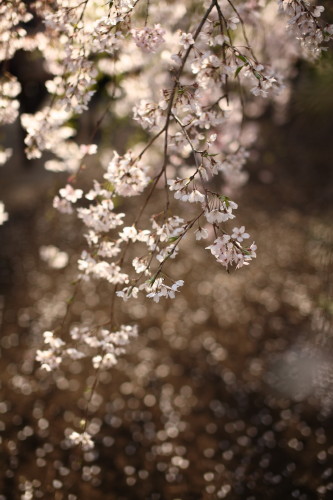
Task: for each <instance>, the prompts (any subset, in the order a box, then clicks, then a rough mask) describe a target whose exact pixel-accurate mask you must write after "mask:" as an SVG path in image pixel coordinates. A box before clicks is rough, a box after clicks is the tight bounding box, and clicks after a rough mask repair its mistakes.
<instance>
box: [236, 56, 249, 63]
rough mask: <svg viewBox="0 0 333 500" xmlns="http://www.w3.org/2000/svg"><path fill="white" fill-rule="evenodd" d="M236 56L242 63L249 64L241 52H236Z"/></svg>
mask: <svg viewBox="0 0 333 500" xmlns="http://www.w3.org/2000/svg"><path fill="white" fill-rule="evenodd" d="M237 57H238V59H240V60H241V61H243V62H244V63H246V64H249V63H248V60H247V59H246V57H244V56H243V55H242V54H238V55H237Z"/></svg>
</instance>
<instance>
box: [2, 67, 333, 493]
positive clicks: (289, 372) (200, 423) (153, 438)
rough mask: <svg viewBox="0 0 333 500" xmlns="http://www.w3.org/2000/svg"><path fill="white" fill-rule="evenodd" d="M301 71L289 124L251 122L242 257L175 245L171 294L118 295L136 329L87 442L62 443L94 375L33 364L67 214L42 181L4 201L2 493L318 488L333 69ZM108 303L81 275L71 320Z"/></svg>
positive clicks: (59, 282) (331, 239)
mask: <svg viewBox="0 0 333 500" xmlns="http://www.w3.org/2000/svg"><path fill="white" fill-rule="evenodd" d="M307 71H308V72H307ZM307 71H305V72H303V75H304V76H303V77H302V78H303V80H302V79H300V80H299V81H298V82H296V83H295V87H296V88H295V96H297V97H294V99H293V101H292V104H291V109H290V111H289V113H290V119H289V120H288V122H287V123H286V124H284V125H283V126H279V127H277V126H273V125H271V124H270V125H269V123H271V120H270V118H271V117H270V116H268V115H269V113H268V114H267V116H266V117H264V118H263V119H262V128H261V130H262V132H261V135H260V141H259V144H258V157H257V158H255V159H254V161H253V162H252V164H251V165H250V172H251V179H250V182H249V184H248V185H247V186H246V187H245V188H244V190H243V193H242V194H241V196H240V195H239V196H238V199H237V201H238V202H239V203H240V205H241V209H240V213H239V214H238V215H239V220H241V221H242V222H243V223H245V225H246V227H247V228H248V229H249V231H250V233H251V235H252V236H253V237H254V238H255V240H256V242H257V244H258V258H257V260H256V262H254V263H253V264H251V266H249V268H247V269H242V270H240V271H237V272H235V273H231V274H230V275H228V274H226V273H225V272H223V271H222V270H221V269H219V268H218V267H217V264H216V263H215V261H214V259H213V258H212V257H211V256H210V255H209V254H208V253H207V252H206V251H205V250H204V249H203V248H200V247H199V245H196V246H195V247H194V246H193V242H189V243H188V248H187V251H186V249H185V250H184V253H183V255H187V258H186V259H181V258H180V259H179V261H178V263H176V264H175V268H174V273H175V275H178V274H177V271H179V276H180V275H184V276H185V278H184V279H185V282H186V285H185V286H184V291H183V292H182V294H179V296H178V297H177V300H175V301H173V302H171V303H164V302H163V303H159V304H156V305H154V306H151V304H149V305H148V304H147V303H138V304H136V303H130V302H129V303H128V304H129V308H130V309H129V317H130V320H131V321H138V322H139V323H140V332H141V333H140V337H139V339H138V340H137V341H136V342H134V343H133V344H132V346H131V348H130V349H129V351H128V354H127V355H126V356H124V357H123V358H122V359H121V361H120V362H119V363H118V365H117V366H116V367H115V368H114V369H112V370H111V371H110V373H108V374H105V375H103V376H102V377H101V380H100V384H99V385H98V387H97V391H96V393H95V395H94V397H93V399H92V405H91V420H90V430H91V431H92V432H93V433H95V432H96V450H95V451H92V452H86V453H82V452H81V451H80V450H79V449H68V448H67V447H66V443H65V442H64V430H65V429H66V428H67V427H72V428H77V425H78V422H79V420H80V419H81V418H83V417H84V416H85V405H86V403H85V398H84V394H85V392H86V391H87V386H91V385H92V384H93V382H94V378H93V376H92V374H91V373H90V375H89V374H87V371H86V367H85V366H84V364H80V363H79V362H74V363H71V365H70V366H67V367H65V368H64V371H63V372H62V371H60V373H58V374H55V375H51V376H50V375H45V373H42V372H40V371H39V370H38V367H37V365H36V363H35V362H34V353H35V349H36V348H38V347H39V346H40V344H41V338H40V331H42V329H43V328H49V327H50V325H52V324H54V322H55V321H57V319H58V318H61V317H62V315H63V313H64V309H65V307H66V301H67V299H68V298H69V297H70V296H71V295H72V285H71V284H70V283H71V282H72V281H73V275H72V274H71V272H72V271H70V270H69V267H66V268H65V269H63V270H62V271H56V270H50V269H49V268H48V267H47V266H46V264H45V263H43V262H41V260H40V258H39V254H38V249H39V247H40V246H41V245H43V244H54V245H57V246H59V247H60V248H62V249H65V250H67V249H68V248H72V251H73V257H72V258H73V259H74V258H75V256H74V253H75V250H76V249H78V248H79V247H80V245H81V242H80V241H78V231H77V228H76V225H77V223H75V222H73V221H70V220H67V219H66V218H64V220H63V221H62V222H61V224H59V218H58V216H55V215H54V213H53V210H52V209H50V208H49V202H48V193H47V190H48V189H50V191H52V189H53V188H52V185H51V183H50V181H47V183H46V188H44V189H43V190H44V191H45V194H44V196H43V195H42V194H41V192H40V188H38V189H37V191H38V192H39V194H38V196H37V194H36V199H34V198H33V197H31V196H30V198H29V200H30V201H29V203H28V205H27V206H28V208H26V207H27V206H25V205H24V204H21V205H20V204H18V205H17V207H18V208H17V209H16V210H15V209H14V210H13V211H12V213H11V218H10V220H9V221H8V222H7V223H6V224H5V225H4V226H3V227H2V228H1V242H2V243H1V267H0V276H1V292H2V293H3V299H2V302H1V307H2V309H3V315H2V333H1V340H0V343H1V359H0V371H1V375H0V377H1V394H2V398H1V399H2V401H1V402H0V431H1V436H2V437H1V439H2V442H1V446H2V451H1V457H2V458H1V460H2V464H3V465H2V466H1V468H0V499H1V500H16V499H21V498H22V499H24V500H28V499H30V498H49V499H53V498H55V499H56V500H60V499H68V500H74V499H76V498H77V499H79V500H86V499H89V500H90V499H96V500H104V499H105V500H106V499H108V500H130V499H138V500H139V499H145V500H164V499H165V500H177V499H178V500H180V499H181V500H196V499H198V500H199V499H204V500H206V499H207V500H208V499H216V498H227V499H230V500H232V499H242V500H243V499H244V500H245V499H246V500H261V499H263V500H270V499H276V500H280V499H284V498H286V499H289V498H290V499H293V498H297V499H301V500H306V499H309V500H310V499H328V500H329V499H330V498H333V468H332V463H333V427H332V425H331V422H332V412H333V368H332V359H333V349H332V347H333V346H332V329H331V326H332V311H333V309H332V280H331V273H332V262H333V252H332V250H333V229H332V219H333V205H332V186H333V184H332V170H331V165H330V162H331V158H332V153H333V143H332V131H333V130H332V120H331V113H332V111H333V101H332V93H331V88H332V87H331V86H329V89H330V90H329V92H327V85H329V83H328V82H330V83H332V81H333V79H332V70H331V72H328V75H327V74H326V73H325V75H324V77H323V76H322V75H319V76H318V75H313V74H312V72H311V71H312V70H311V69H308V70H307ZM325 78H326V79H328V80H325ZM330 78H331V80H330ZM323 82H324V83H323ZM309 96H310V97H309ZM309 99H310V103H309V102H307V101H309ZM24 175H25V176H26V177H27V176H28V175H29V174H27V173H25V174H24ZM33 175H34V176H35V178H36V183H37V182H38V181H37V178H38V175H37V174H36V171H34V173H33ZM36 176H37V177H36ZM18 182H19V181H18ZM30 186H31V184H30ZM14 191H15V189H14ZM37 191H36V192H37ZM15 192H16V191H15ZM0 198H1V197H0ZM18 198H20V197H18ZM21 199H22V198H21ZM188 255H191V258H190V259H189V258H188ZM108 299H109V297H108V291H107V289H106V288H105V287H104V286H103V285H101V284H97V283H96V284H92V285H90V287H89V289H87V291H86V293H85V295H83V294H82V292H80V291H79V293H78V295H77V301H76V303H75V306H74V307H73V318H74V319H75V318H79V317H82V316H84V314H88V313H87V312H86V309H87V304H88V305H89V307H91V308H93V309H95V310H96V311H98V313H99V315H100V318H101V320H102V319H103V317H105V315H106V314H107V312H106V309H105V304H107V303H108ZM148 307H149V315H148V314H147V311H148V309H147V308H148ZM147 316H149V317H147ZM87 377H89V378H88V380H87ZM24 491H25V493H24ZM29 492H30V493H29ZM40 492H43V493H44V496H42V494H41V493H40ZM29 495H30V496H29Z"/></svg>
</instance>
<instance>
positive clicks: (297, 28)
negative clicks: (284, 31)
mask: <svg viewBox="0 0 333 500" xmlns="http://www.w3.org/2000/svg"><path fill="white" fill-rule="evenodd" d="M279 6H280V9H281V11H282V12H285V13H286V14H287V15H288V16H289V17H290V19H289V22H288V26H289V29H290V30H292V31H294V33H295V35H296V36H297V37H298V38H299V39H300V40H301V41H302V44H303V47H304V49H305V51H306V52H307V53H308V54H309V55H310V56H312V57H313V58H318V57H319V56H320V54H321V53H322V51H323V50H327V43H328V42H329V41H330V40H332V39H333V24H325V25H323V24H322V23H320V19H319V18H320V17H321V15H322V13H323V12H324V10H325V7H323V6H322V5H313V4H312V3H310V2H309V1H308V0H279ZM324 44H326V45H324Z"/></svg>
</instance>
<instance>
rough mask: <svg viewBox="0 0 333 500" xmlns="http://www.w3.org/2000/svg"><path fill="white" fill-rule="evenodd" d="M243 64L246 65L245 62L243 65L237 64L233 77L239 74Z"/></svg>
mask: <svg viewBox="0 0 333 500" xmlns="http://www.w3.org/2000/svg"><path fill="white" fill-rule="evenodd" d="M244 66H246V64H243V66H238V68H237V69H236V71H235V78H236V77H237V76H238V75H239V73H240V72H241V70H242V69H243V68H244Z"/></svg>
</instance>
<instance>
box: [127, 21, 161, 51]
mask: <svg viewBox="0 0 333 500" xmlns="http://www.w3.org/2000/svg"><path fill="white" fill-rule="evenodd" d="M131 33H132V36H133V39H134V41H135V43H136V45H137V46H138V47H140V49H142V50H143V51H144V52H156V50H157V49H158V48H159V47H160V45H162V43H164V41H165V40H164V35H165V31H164V29H162V27H161V25H160V24H155V26H154V27H153V28H150V27H149V26H145V27H144V28H142V29H132V30H131Z"/></svg>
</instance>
